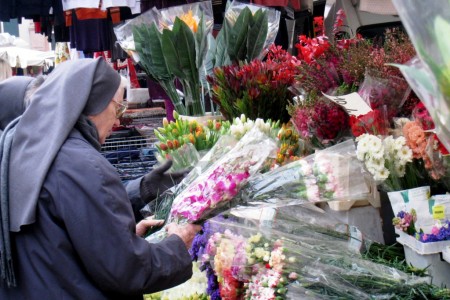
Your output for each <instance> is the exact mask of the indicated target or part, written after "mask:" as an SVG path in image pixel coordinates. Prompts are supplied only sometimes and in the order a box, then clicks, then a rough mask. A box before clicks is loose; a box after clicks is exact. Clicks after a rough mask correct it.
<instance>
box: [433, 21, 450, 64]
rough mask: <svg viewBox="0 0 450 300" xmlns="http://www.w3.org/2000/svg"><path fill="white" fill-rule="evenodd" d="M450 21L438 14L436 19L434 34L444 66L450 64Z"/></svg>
mask: <svg viewBox="0 0 450 300" xmlns="http://www.w3.org/2000/svg"><path fill="white" fill-rule="evenodd" d="M449 33H450V23H449V22H447V21H446V20H444V19H443V18H442V17H440V16H437V17H436V19H435V20H434V34H435V40H436V43H437V46H438V48H439V52H440V55H441V57H442V60H443V62H442V63H443V64H444V66H450V39H449V38H448V35H449Z"/></svg>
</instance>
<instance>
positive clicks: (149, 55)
mask: <svg viewBox="0 0 450 300" xmlns="http://www.w3.org/2000/svg"><path fill="white" fill-rule="evenodd" d="M158 13H159V18H158V19H157V20H154V22H150V23H148V22H143V23H140V24H138V25H134V24H131V25H130V26H132V28H133V38H134V43H135V48H136V52H137V53H138V54H139V58H140V60H139V63H140V65H141V66H142V68H143V69H144V70H145V72H146V73H147V74H148V75H149V76H150V77H151V78H152V79H154V80H156V81H157V82H158V83H159V84H160V85H161V87H162V88H163V89H164V91H165V92H166V93H167V95H168V96H169V97H170V99H171V100H172V102H173V104H174V106H175V110H176V111H177V112H178V113H180V114H183V115H195V116H198V115H204V114H205V104H204V98H203V92H202V88H203V86H202V84H201V79H200V70H201V69H202V68H203V65H204V63H205V58H206V53H207V50H208V47H209V46H208V35H209V34H210V32H211V31H212V26H213V16H212V5H211V2H208V1H203V2H197V3H192V4H186V5H179V6H173V7H169V8H165V9H161V10H159V11H158ZM138 18H139V17H138ZM149 41H152V42H151V43H149ZM175 79H177V80H178V81H179V82H180V83H181V85H182V87H183V94H184V102H182V101H181V100H180V96H179V94H178V92H177V90H176V87H175V82H174V81H175Z"/></svg>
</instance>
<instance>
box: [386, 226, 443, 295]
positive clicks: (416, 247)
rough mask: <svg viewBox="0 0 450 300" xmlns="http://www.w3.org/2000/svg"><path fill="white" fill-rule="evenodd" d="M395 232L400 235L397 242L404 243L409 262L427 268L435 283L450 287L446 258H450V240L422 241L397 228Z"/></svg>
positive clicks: (432, 281)
mask: <svg viewBox="0 0 450 300" xmlns="http://www.w3.org/2000/svg"><path fill="white" fill-rule="evenodd" d="M395 233H396V234H397V235H398V237H397V242H398V243H400V244H402V245H403V249H404V251H405V258H406V262H407V263H408V264H411V265H412V266H414V267H416V268H421V269H424V268H427V271H428V274H429V275H430V277H431V283H433V284H434V285H437V286H441V285H444V286H446V287H447V288H448V287H450V264H449V262H448V261H446V260H445V259H444V258H445V257H447V258H449V257H448V254H450V253H447V251H448V250H450V248H449V247H450V241H442V242H431V243H421V242H419V241H418V240H417V239H415V238H414V237H413V236H410V235H408V234H406V233H404V232H403V231H400V230H395ZM444 253H445V254H444ZM449 260H450V259H449Z"/></svg>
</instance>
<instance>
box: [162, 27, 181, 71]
mask: <svg viewBox="0 0 450 300" xmlns="http://www.w3.org/2000/svg"><path fill="white" fill-rule="evenodd" d="M161 41H162V50H163V53H164V59H165V60H166V62H167V66H168V67H169V70H170V71H171V72H172V74H174V75H175V76H176V77H181V78H183V77H184V73H183V71H182V70H181V64H180V59H179V57H178V51H177V46H176V45H177V39H176V36H175V33H174V31H172V30H168V29H164V30H163V33H162V38H161Z"/></svg>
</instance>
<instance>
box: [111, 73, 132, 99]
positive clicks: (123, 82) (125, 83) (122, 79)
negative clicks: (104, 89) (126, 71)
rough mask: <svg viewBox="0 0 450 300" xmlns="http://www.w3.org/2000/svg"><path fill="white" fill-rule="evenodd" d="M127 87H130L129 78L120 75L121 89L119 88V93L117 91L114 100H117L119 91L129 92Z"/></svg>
mask: <svg viewBox="0 0 450 300" xmlns="http://www.w3.org/2000/svg"><path fill="white" fill-rule="evenodd" d="M127 87H128V78H126V77H125V76H123V75H120V84H119V87H118V88H117V91H116V93H115V94H114V97H113V99H115V98H116V97H117V95H118V93H119V91H120V90H122V89H123V90H125V91H126V90H127Z"/></svg>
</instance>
